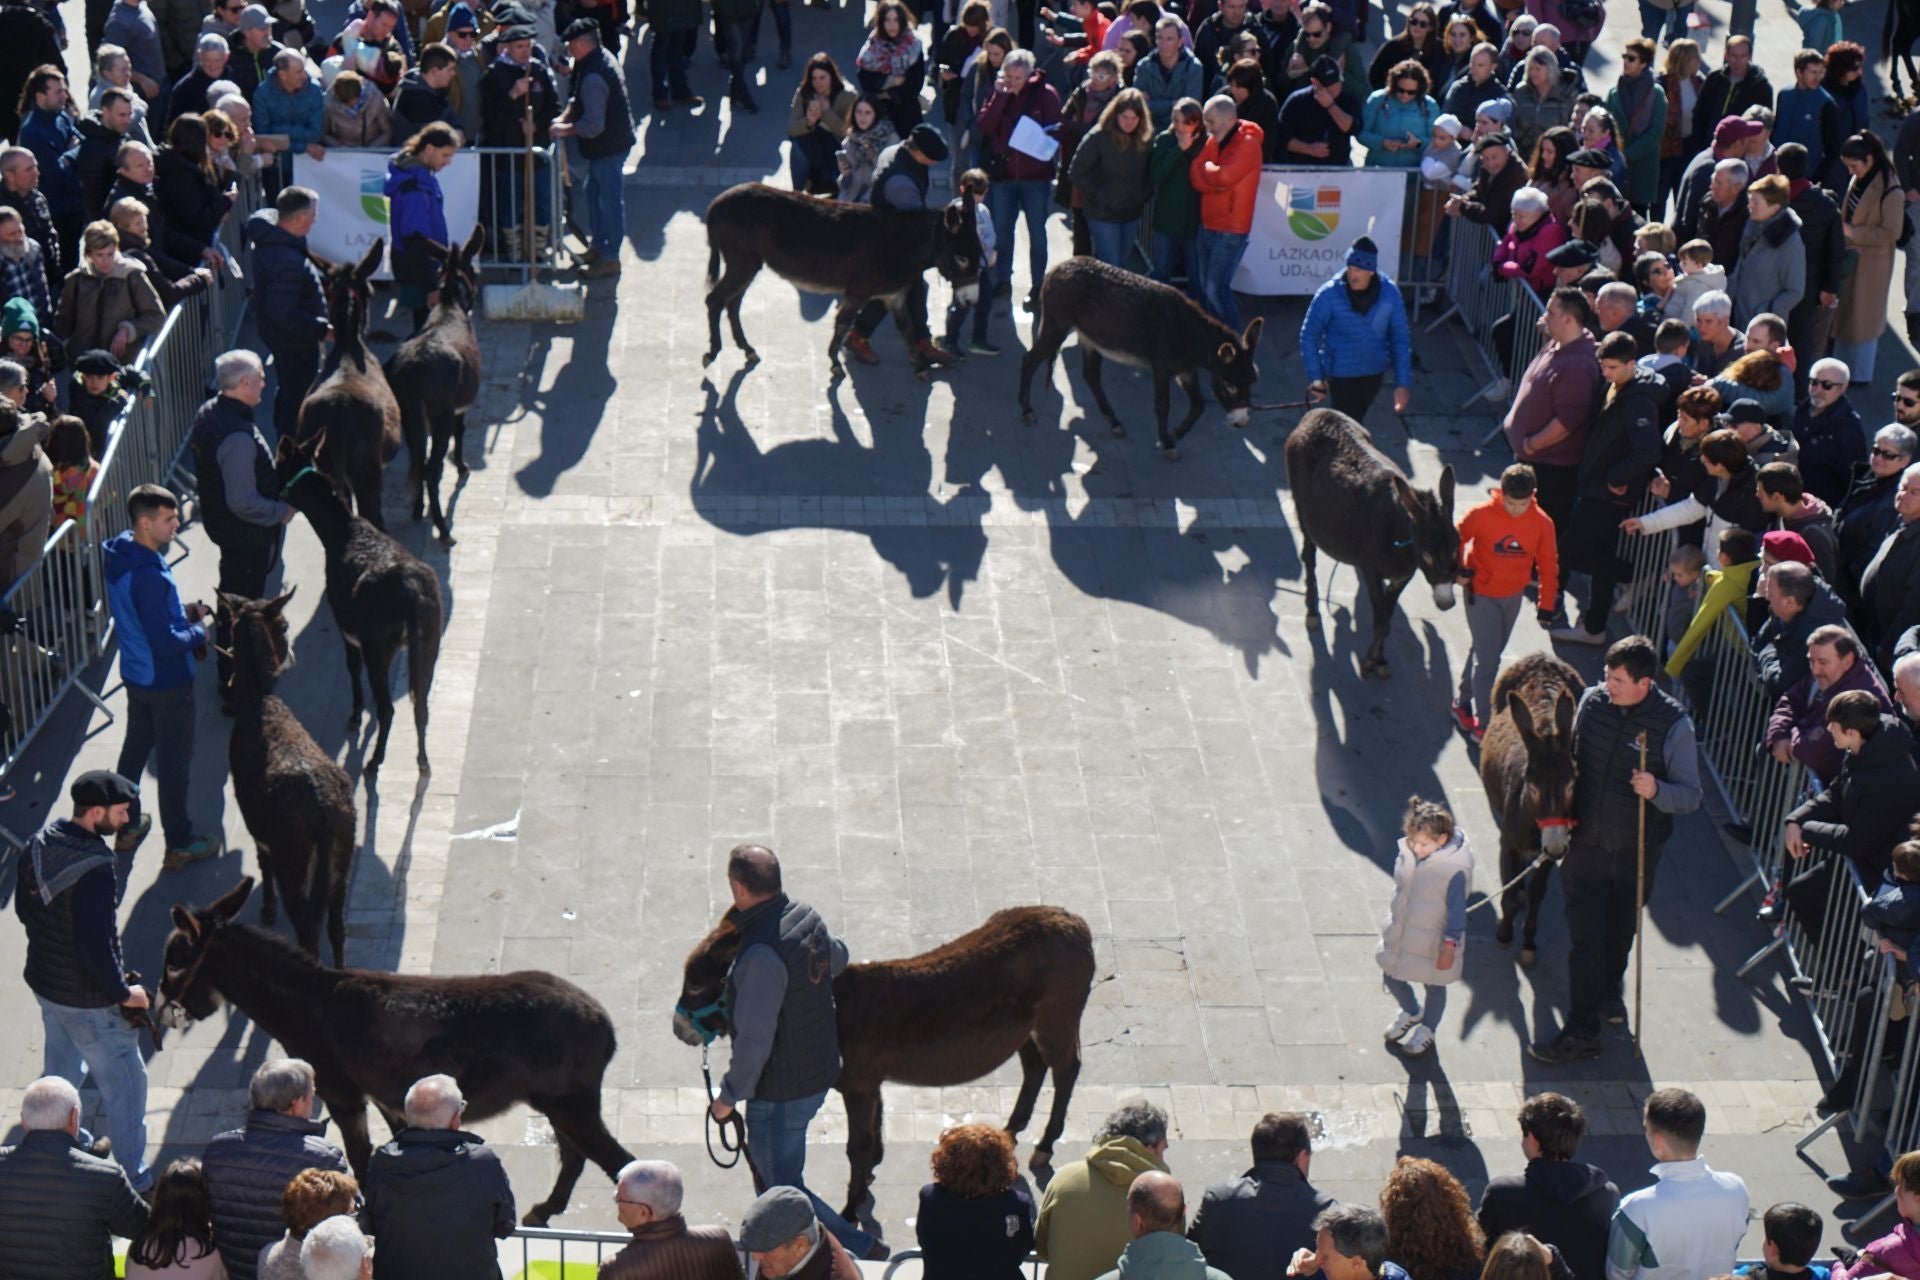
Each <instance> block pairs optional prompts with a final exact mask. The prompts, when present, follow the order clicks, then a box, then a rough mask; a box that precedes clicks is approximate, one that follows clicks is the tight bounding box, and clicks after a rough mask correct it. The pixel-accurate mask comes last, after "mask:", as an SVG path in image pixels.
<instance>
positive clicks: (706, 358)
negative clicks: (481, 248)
mask: <svg viewBox="0 0 1920 1280" xmlns="http://www.w3.org/2000/svg"><path fill="white" fill-rule="evenodd" d="M719 355H720V348H718V347H715V348H714V349H713V350H711V351H709V352H707V354H705V355H703V356H701V357H700V367H701V368H702V369H704V368H706V367H707V366H708V365H710V364H712V363H713V362H714V360H715V359H717V358H718V357H719ZM527 1216H528V1217H529V1218H531V1217H532V1216H533V1214H532V1213H531V1212H529V1213H528V1214H527Z"/></svg>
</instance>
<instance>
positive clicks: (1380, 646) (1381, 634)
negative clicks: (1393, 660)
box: [1360, 573, 1408, 680]
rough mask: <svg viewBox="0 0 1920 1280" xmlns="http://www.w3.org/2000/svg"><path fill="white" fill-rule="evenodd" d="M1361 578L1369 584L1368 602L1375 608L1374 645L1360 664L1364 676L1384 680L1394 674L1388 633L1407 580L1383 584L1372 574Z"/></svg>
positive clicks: (1364, 574)
mask: <svg viewBox="0 0 1920 1280" xmlns="http://www.w3.org/2000/svg"><path fill="white" fill-rule="evenodd" d="M1361 577H1362V578H1363V579H1364V580H1365V581H1366V584H1367V600H1368V602H1369V604H1370V605H1371V606H1372V608H1373V644H1372V645H1371V646H1369V647H1368V649H1367V656H1366V658H1365V659H1363V660H1362V661H1361V663H1360V674H1361V675H1362V676H1378V677H1380V678H1381V679H1382V680H1385V679H1387V678H1388V677H1389V676H1391V675H1392V674H1393V672H1392V669H1391V668H1389V667H1388V665H1387V657H1386V653H1387V632H1388V631H1389V630H1391V629H1392V627H1393V610H1394V607H1395V606H1396V605H1397V604H1399V602H1400V593H1401V592H1402V591H1404V590H1406V586H1407V581H1408V580H1407V579H1406V578H1400V579H1397V580H1396V581H1393V582H1383V581H1381V580H1380V579H1379V578H1376V577H1374V576H1373V575H1372V574H1367V573H1363V574H1362V575H1361Z"/></svg>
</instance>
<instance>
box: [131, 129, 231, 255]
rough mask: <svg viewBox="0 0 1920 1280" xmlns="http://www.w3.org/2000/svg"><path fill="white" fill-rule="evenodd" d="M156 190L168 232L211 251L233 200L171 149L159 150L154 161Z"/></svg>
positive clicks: (198, 169) (195, 165)
mask: <svg viewBox="0 0 1920 1280" xmlns="http://www.w3.org/2000/svg"><path fill="white" fill-rule="evenodd" d="M153 188H154V191H155V192H157V193H158V194H159V196H160V203H161V205H162V207H163V208H164V209H165V210H166V215H167V227H168V229H169V230H171V231H175V232H178V233H179V234H180V235H182V236H187V237H190V238H191V239H192V240H193V242H194V243H195V244H197V245H199V246H200V247H201V248H202V249H207V248H211V247H212V245H213V240H214V237H215V236H217V235H219V234H220V220H221V219H222V218H224V217H226V216H227V210H229V209H231V208H233V197H232V196H231V195H229V194H228V193H227V192H226V191H223V190H221V189H220V188H219V187H217V186H215V185H214V180H213V179H212V178H210V177H208V176H207V174H206V172H205V171H204V170H203V169H201V168H200V166H199V165H197V164H195V163H194V162H193V161H191V160H189V159H187V158H186V157H185V156H183V155H181V154H180V153H179V152H178V151H175V150H174V149H173V148H172V147H162V148H160V152H159V154H158V155H156V156H155V157H154V160H153ZM149 230H151V228H149ZM194 256H195V257H198V256H199V255H198V254H195V255H194Z"/></svg>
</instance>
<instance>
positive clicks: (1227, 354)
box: [1214, 342, 1240, 364]
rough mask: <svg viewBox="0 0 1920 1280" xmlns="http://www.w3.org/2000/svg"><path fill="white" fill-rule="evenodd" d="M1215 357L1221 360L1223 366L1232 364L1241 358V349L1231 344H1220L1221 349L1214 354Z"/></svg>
mask: <svg viewBox="0 0 1920 1280" xmlns="http://www.w3.org/2000/svg"><path fill="white" fill-rule="evenodd" d="M1214 355H1216V356H1218V357H1219V358H1220V363H1221V364H1231V363H1232V362H1233V361H1234V360H1236V359H1238V358H1239V356H1240V348H1238V347H1236V346H1234V345H1233V344H1232V343H1231V342H1223V343H1221V344H1220V349H1219V350H1218V351H1215V352H1214Z"/></svg>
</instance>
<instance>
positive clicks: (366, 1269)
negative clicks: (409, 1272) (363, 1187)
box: [300, 1214, 499, 1280]
mask: <svg viewBox="0 0 1920 1280" xmlns="http://www.w3.org/2000/svg"><path fill="white" fill-rule="evenodd" d="M373 1257H374V1251H373V1248H372V1242H371V1241H369V1240H368V1239H367V1237H366V1235H365V1234H364V1233H362V1232H361V1230H360V1224H359V1223H357V1222H355V1221H354V1220H353V1219H352V1218H349V1217H347V1216H346V1215H345V1214H341V1215H340V1216H339V1217H337V1218H328V1219H326V1220H324V1221H323V1222H321V1223H319V1224H318V1225H316V1226H315V1227H314V1229H313V1230H311V1231H309V1232H307V1238H306V1239H305V1240H303V1241H301V1242H300V1270H301V1271H302V1272H304V1273H305V1274H306V1277H307V1280H368V1277H370V1276H372V1275H373V1274H374V1271H373ZM498 1271H499V1264H498V1263H495V1264H494V1272H495V1274H498ZM421 1274H428V1273H425V1272H423V1273H421ZM433 1274H442V1275H453V1274H455V1273H454V1272H451V1271H447V1272H436V1273H433Z"/></svg>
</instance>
